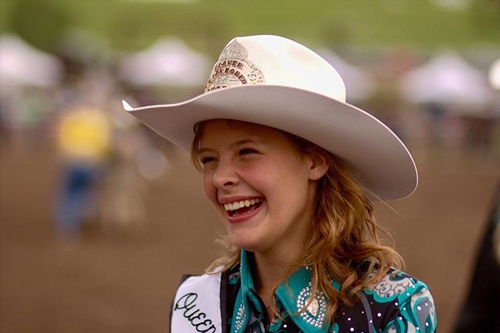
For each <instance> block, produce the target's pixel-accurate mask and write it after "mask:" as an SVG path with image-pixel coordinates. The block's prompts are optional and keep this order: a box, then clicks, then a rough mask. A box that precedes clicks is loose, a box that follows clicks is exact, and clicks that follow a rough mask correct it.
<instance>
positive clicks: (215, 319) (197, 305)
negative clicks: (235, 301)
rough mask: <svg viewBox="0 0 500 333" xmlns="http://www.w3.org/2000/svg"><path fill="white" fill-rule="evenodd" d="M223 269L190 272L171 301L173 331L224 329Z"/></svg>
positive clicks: (197, 332)
mask: <svg viewBox="0 0 500 333" xmlns="http://www.w3.org/2000/svg"><path fill="white" fill-rule="evenodd" d="M220 286H221V273H217V274H210V275H207V274H204V275H201V276H191V277H189V278H188V279H186V280H185V281H184V282H183V283H182V284H181V285H180V287H179V289H177V292H176V294H175V298H174V303H173V304H172V320H171V322H170V330H171V332H172V333H221V332H222V317H221V306H220V302H221V300H220Z"/></svg>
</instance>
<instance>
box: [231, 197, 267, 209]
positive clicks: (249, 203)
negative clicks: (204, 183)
mask: <svg viewBox="0 0 500 333" xmlns="http://www.w3.org/2000/svg"><path fill="white" fill-rule="evenodd" d="M261 201H262V199H250V200H241V201H236V202H232V203H226V204H224V209H225V210H226V211H229V210H237V209H240V208H243V207H250V206H252V205H255V204H256V203H259V202H261Z"/></svg>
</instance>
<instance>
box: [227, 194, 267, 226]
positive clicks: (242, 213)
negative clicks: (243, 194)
mask: <svg viewBox="0 0 500 333" xmlns="http://www.w3.org/2000/svg"><path fill="white" fill-rule="evenodd" d="M263 202H264V199H263V198H252V199H245V200H238V201H234V202H228V203H224V205H223V206H224V210H225V211H226V214H227V217H228V220H229V222H230V223H237V222H243V221H245V220H247V219H248V218H251V217H253V215H254V214H255V213H257V211H258V210H259V208H260V207H261V206H262V203H263Z"/></svg>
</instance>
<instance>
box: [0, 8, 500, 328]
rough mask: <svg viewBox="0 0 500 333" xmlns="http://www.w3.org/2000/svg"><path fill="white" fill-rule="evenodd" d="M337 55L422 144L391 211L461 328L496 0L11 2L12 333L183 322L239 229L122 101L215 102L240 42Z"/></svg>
mask: <svg viewBox="0 0 500 333" xmlns="http://www.w3.org/2000/svg"><path fill="white" fill-rule="evenodd" d="M250 34H278V35H283V36H286V37H289V38H292V39H295V40H297V41H298V42H301V43H303V44H305V45H307V46H309V47H310V48H312V49H313V50H315V51H317V52H318V53H320V54H321V55H323V56H324V57H325V59H327V60H328V61H329V62H331V63H332V64H333V65H334V66H335V67H336V68H337V69H338V71H339V72H340V74H341V76H342V77H343V78H344V80H345V83H346V86H347V99H348V102H350V103H352V104H354V105H356V106H359V107H362V108H363V109H365V110H367V111H369V112H370V113H372V114H374V115H375V116H377V117H378V118H379V119H381V120H382V121H384V122H385V123H386V124H387V125H388V126H390V127H391V128H392V129H393V130H394V131H395V132H396V133H397V134H398V135H399V136H400V137H401V139H402V140H403V141H404V142H405V143H406V144H407V146H408V147H409V149H410V150H411V151H412V153H413V155H414V157H415V160H416V163H417V166H418V168H419V172H420V186H419V188H418V190H417V191H416V192H415V193H414V195H412V196H411V197H410V198H408V199H405V200H403V201H397V202H389V203H388V205H385V204H377V207H376V209H377V210H378V213H377V215H378V219H379V222H380V223H381V224H382V225H384V226H385V227H386V228H388V229H389V230H390V231H391V232H392V233H393V235H394V237H395V239H396V246H397V248H398V250H400V251H401V253H402V254H403V256H404V258H405V260H406V264H407V268H406V271H408V272H409V273H411V274H412V275H414V276H416V277H418V278H420V279H422V280H424V281H425V282H426V283H427V284H428V285H429V286H430V288H431V290H432V292H433V294H434V297H435V301H436V304H437V309H438V322H439V331H440V332H444V333H447V332H453V327H454V323H455V322H456V320H457V318H458V316H459V315H460V309H461V307H462V304H463V302H464V301H465V298H466V296H467V293H468V287H469V283H470V280H471V276H472V270H473V267H474V265H475V264H474V261H475V258H476V255H477V253H478V249H479V246H480V243H481V239H482V237H483V233H484V232H485V230H486V225H487V222H488V221H487V217H488V213H489V208H490V205H491V202H492V200H493V196H494V190H495V188H496V186H497V184H498V183H499V181H500V163H499V162H500V96H499V95H500V92H499V91H500V90H499V89H500V60H499V58H500V2H499V1H497V0H383V1H382V0H372V1H352V0H337V1H327V0H311V1H299V0H289V1H264V0H254V1H223V0H210V1H208V0H101V1H97V0H86V1H83V0H72V1H66V0H0V140H1V146H0V147H1V152H0V172H1V178H0V185H1V192H0V222H1V224H0V226H1V230H0V231H1V232H0V241H1V243H0V246H1V252H0V259H1V263H0V288H1V289H0V293H1V294H0V331H1V332H5V333H8V332H17V333H21V332H90V331H92V332H138V331H140V332H165V331H167V327H168V313H169V310H170V302H171V300H172V297H173V293H174V290H175V288H176V287H177V285H178V283H179V282H180V278H181V275H182V274H184V273H202V272H203V270H204V269H205V267H206V266H207V265H208V264H209V263H211V261H212V260H214V259H215V258H216V257H217V255H218V254H219V253H220V250H221V249H220V248H218V246H217V245H216V244H215V243H214V238H216V236H217V235H218V234H220V233H221V232H222V229H221V226H220V225H219V222H218V218H217V216H216V214H215V212H214V211H213V209H212V208H211V207H210V204H209V203H208V201H206V200H205V199H204V197H203V194H202V190H201V176H200V175H199V174H198V173H197V172H196V171H195V170H194V168H193V167H192V166H191V165H190V161H189V156H188V154H187V153H185V152H182V151H180V150H179V149H178V148H176V147H174V146H172V145H170V144H169V143H168V142H166V141H165V140H162V139H161V138H159V137H158V136H157V135H156V134H154V133H152V132H151V131H149V130H148V129H146V128H145V127H144V126H142V125H141V124H138V123H137V122H136V121H135V120H134V119H133V118H132V117H131V116H129V115H127V114H126V113H125V111H123V109H122V105H121V100H123V99H125V100H126V101H127V102H128V103H129V104H131V105H132V106H142V105H148V104H154V103H173V102H181V101H184V100H186V99H188V98H191V97H194V96H196V95H198V94H200V93H201V92H202V91H203V89H204V85H205V83H206V79H207V78H208V75H209V73H210V70H211V66H212V65H213V64H214V63H215V61H216V60H217V57H218V54H219V53H220V51H221V50H222V49H223V47H224V46H225V45H226V43H227V42H228V41H229V40H230V39H231V38H232V37H234V36H238V35H250Z"/></svg>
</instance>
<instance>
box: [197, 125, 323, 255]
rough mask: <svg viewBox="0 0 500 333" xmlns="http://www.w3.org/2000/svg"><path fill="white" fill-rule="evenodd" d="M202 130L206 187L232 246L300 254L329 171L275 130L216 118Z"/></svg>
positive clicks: (251, 249)
mask: <svg viewBox="0 0 500 333" xmlns="http://www.w3.org/2000/svg"><path fill="white" fill-rule="evenodd" d="M201 130H202V132H201V137H200V144H199V152H198V155H199V159H200V161H201V164H202V165H203V189H204V192H205V194H206V196H207V197H208V199H209V200H210V201H211V202H212V204H213V205H214V207H215V209H216V211H217V213H218V214H219V216H220V217H221V219H222V221H223V222H224V224H225V226H226V228H227V230H228V232H229V236H230V238H231V241H232V243H233V244H234V245H235V246H237V247H239V248H243V249H246V250H249V251H253V252H259V253H263V254H264V253H272V252H276V251H278V252H283V251H285V252H283V253H286V252H298V251H301V249H302V247H303V245H304V243H305V240H306V238H307V236H308V234H309V230H310V226H311V223H312V219H313V211H314V209H313V208H314V202H315V197H316V191H317V182H316V181H317V180H318V179H319V178H321V177H322V176H323V175H324V173H325V171H326V167H324V166H320V165H318V164H317V163H315V160H314V159H313V158H311V157H309V156H305V155H301V154H300V153H299V152H298V150H297V149H296V147H295V146H294V145H293V144H292V143H291V141H290V140H289V139H288V138H287V136H286V135H285V134H284V133H283V132H281V131H279V130H276V129H273V128H269V127H265V126H260V125H255V124H251V123H245V122H238V121H228V120H212V121H208V122H206V123H204V124H203V125H202V129H201Z"/></svg>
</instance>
